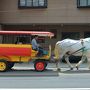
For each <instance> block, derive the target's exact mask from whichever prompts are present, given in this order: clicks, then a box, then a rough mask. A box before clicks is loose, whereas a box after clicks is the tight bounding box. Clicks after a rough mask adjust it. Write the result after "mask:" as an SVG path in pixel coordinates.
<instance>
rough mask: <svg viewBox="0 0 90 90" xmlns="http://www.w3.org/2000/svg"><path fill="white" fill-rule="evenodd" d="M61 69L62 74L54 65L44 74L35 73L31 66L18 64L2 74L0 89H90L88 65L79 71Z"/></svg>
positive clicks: (63, 67) (84, 65) (64, 67)
mask: <svg viewBox="0 0 90 90" xmlns="http://www.w3.org/2000/svg"><path fill="white" fill-rule="evenodd" d="M61 67H62V72H57V71H56V68H55V65H54V64H50V65H49V67H48V70H45V71H44V72H35V71H34V70H33V67H32V66H31V68H29V64H28V65H27V64H23V65H21V64H20V65H19V64H17V65H15V66H14V68H13V70H11V71H8V72H3V73H1V72H0V88H34V89H35V88H38V89H40V88H90V71H89V70H88V68H87V65H86V64H83V65H82V66H81V67H80V69H79V70H78V71H77V70H76V69H74V70H73V71H70V70H69V68H68V66H67V65H61ZM26 69H27V70H26Z"/></svg>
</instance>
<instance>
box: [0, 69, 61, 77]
mask: <svg viewBox="0 0 90 90" xmlns="http://www.w3.org/2000/svg"><path fill="white" fill-rule="evenodd" d="M0 76H2V77H52V76H55V77H56V76H59V75H58V72H57V71H53V70H45V71H43V72H37V71H35V70H32V69H30V70H10V71H8V72H0Z"/></svg>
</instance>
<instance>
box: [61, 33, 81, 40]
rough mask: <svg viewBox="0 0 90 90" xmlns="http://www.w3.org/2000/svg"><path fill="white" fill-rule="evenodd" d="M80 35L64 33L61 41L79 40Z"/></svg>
mask: <svg viewBox="0 0 90 90" xmlns="http://www.w3.org/2000/svg"><path fill="white" fill-rule="evenodd" d="M79 37H80V33H79V32H62V38H61V39H67V38H70V39H79Z"/></svg>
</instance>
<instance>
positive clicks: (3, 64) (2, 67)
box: [0, 60, 8, 72]
mask: <svg viewBox="0 0 90 90" xmlns="http://www.w3.org/2000/svg"><path fill="white" fill-rule="evenodd" d="M7 69H8V62H7V61H5V60H0V72H4V71H6V70H7Z"/></svg>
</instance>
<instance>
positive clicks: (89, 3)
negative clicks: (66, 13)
mask: <svg viewBox="0 0 90 90" xmlns="http://www.w3.org/2000/svg"><path fill="white" fill-rule="evenodd" d="M77 7H78V8H84V7H90V0H77Z"/></svg>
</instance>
